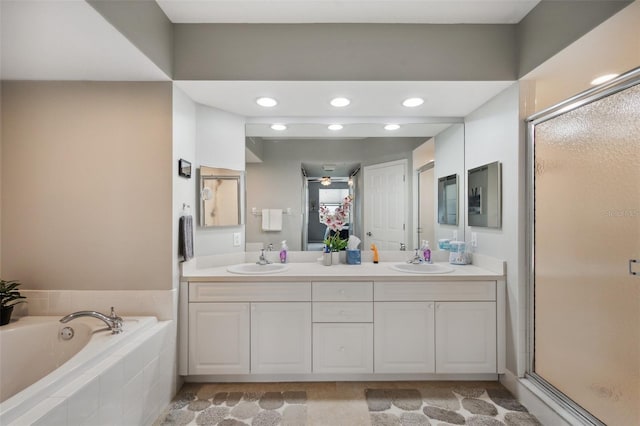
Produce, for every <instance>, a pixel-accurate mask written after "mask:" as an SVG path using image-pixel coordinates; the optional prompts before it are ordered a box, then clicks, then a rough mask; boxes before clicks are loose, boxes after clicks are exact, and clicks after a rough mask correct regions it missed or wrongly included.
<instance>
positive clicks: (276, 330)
mask: <svg viewBox="0 0 640 426" xmlns="http://www.w3.org/2000/svg"><path fill="white" fill-rule="evenodd" d="M251 372H252V373H311V303H310V302H308V303H307V302H301V303H297V302H295V303H291V302H289V303H286V302H285V303H252V304H251Z"/></svg>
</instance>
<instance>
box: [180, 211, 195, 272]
mask: <svg viewBox="0 0 640 426" xmlns="http://www.w3.org/2000/svg"><path fill="white" fill-rule="evenodd" d="M178 254H179V255H180V256H182V257H183V259H184V260H185V261H186V260H189V259H191V258H192V257H193V217H192V216H191V215H186V216H181V217H180V223H179V225H178Z"/></svg>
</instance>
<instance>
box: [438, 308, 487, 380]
mask: <svg viewBox="0 0 640 426" xmlns="http://www.w3.org/2000/svg"><path fill="white" fill-rule="evenodd" d="M436 372H437V373H496V372H497V364H496V304H495V302H438V303H436Z"/></svg>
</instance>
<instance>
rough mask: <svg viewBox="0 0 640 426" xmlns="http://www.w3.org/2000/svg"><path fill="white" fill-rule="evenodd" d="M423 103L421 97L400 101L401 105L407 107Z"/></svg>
mask: <svg viewBox="0 0 640 426" xmlns="http://www.w3.org/2000/svg"><path fill="white" fill-rule="evenodd" d="M423 103H424V99H422V98H407V99H405V100H404V101H402V105H404V106H406V107H409V108H413V107H417V106H420V105H422V104H423Z"/></svg>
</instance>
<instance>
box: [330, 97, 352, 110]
mask: <svg viewBox="0 0 640 426" xmlns="http://www.w3.org/2000/svg"><path fill="white" fill-rule="evenodd" d="M350 103H351V101H350V100H349V99H347V98H333V99H331V105H333V106H334V107H337V108H342V107H346V106H347V105H349V104H350Z"/></svg>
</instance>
